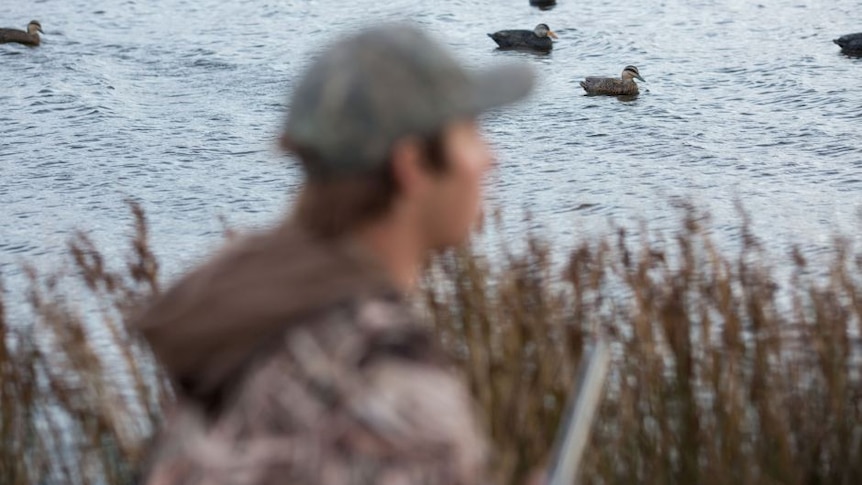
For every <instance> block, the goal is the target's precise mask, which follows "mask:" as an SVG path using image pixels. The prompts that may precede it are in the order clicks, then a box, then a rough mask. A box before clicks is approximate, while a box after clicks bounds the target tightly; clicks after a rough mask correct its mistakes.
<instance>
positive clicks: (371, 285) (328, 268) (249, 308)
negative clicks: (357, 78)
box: [133, 222, 395, 407]
mask: <svg viewBox="0 0 862 485" xmlns="http://www.w3.org/2000/svg"><path fill="white" fill-rule="evenodd" d="M394 291H395V290H394V287H393V285H392V284H391V283H390V281H389V280H388V278H387V277H386V276H385V274H384V272H383V271H382V268H381V267H380V266H379V264H377V262H376V261H374V260H373V258H371V257H370V255H368V254H367V253H364V252H363V251H362V250H361V249H360V248H359V247H358V246H357V245H356V244H354V243H351V242H349V241H345V240H338V241H335V240H333V241H330V240H321V239H319V238H315V237H313V236H311V235H309V234H308V233H307V232H305V231H304V230H302V229H300V228H298V227H297V226H296V225H295V224H293V223H291V222H286V223H285V224H283V225H281V226H280V227H278V228H276V229H274V230H271V231H269V232H266V233H261V234H257V235H252V236H248V237H245V238H243V239H241V240H239V241H237V242H234V243H230V244H229V245H228V246H227V247H226V248H225V249H224V250H222V251H221V252H220V253H219V254H217V255H216V256H215V257H214V258H213V259H212V260H210V261H209V262H208V263H206V264H204V265H203V266H201V267H199V268H197V269H196V270H194V271H193V272H191V273H190V274H188V275H187V276H185V277H184V278H182V279H181V280H180V281H179V282H178V283H177V284H175V285H174V286H173V287H172V288H171V289H170V290H168V291H167V292H165V293H164V294H163V295H161V296H160V297H158V298H157V299H156V301H155V302H153V303H152V304H151V305H150V306H149V308H147V309H146V310H145V311H144V312H143V313H142V314H141V315H140V317H139V318H138V319H136V320H135V321H134V322H133V327H134V328H136V329H137V330H138V331H140V332H141V334H142V335H143V337H144V338H145V339H146V340H147V342H149V344H150V346H151V347H152V350H153V352H154V353H155V355H156V357H157V358H158V359H159V361H160V362H161V364H162V366H163V367H164V369H165V370H166V371H167V373H168V375H169V377H170V378H171V380H172V381H173V383H174V385H175V387H176V390H177V392H178V393H179V394H180V396H181V397H185V398H191V399H192V400H197V401H200V402H201V403H202V404H203V405H204V406H206V407H210V406H212V405H218V404H219V403H220V401H221V400H222V398H223V397H224V395H225V393H226V392H227V391H228V390H229V388H230V386H231V384H232V383H233V382H235V380H236V379H237V378H238V377H239V375H240V374H241V372H242V370H243V366H244V365H245V364H246V363H247V362H248V361H249V360H250V359H251V357H252V356H253V355H255V353H256V351H257V350H259V349H260V348H261V347H263V346H264V345H265V343H266V342H268V341H271V340H272V338H273V337H275V336H276V334H279V333H280V332H283V331H284V330H285V329H286V328H288V327H289V326H291V325H297V324H299V323H301V321H302V320H303V318H304V317H307V316H311V315H313V314H314V313H315V312H318V311H321V310H323V309H325V308H327V307H331V306H332V305H335V304H338V303H341V302H344V301H347V300H351V299H354V298H358V297H362V296H364V295H373V294H380V293H388V294H392V293H394Z"/></svg>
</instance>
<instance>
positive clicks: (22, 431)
mask: <svg viewBox="0 0 862 485" xmlns="http://www.w3.org/2000/svg"><path fill="white" fill-rule="evenodd" d="M133 210H134V214H135V217H136V233H135V236H134V238H133V246H132V251H131V254H132V256H131V257H130V258H129V261H128V264H127V265H126V266H125V267H123V268H121V269H116V270H115V269H110V268H108V267H106V264H105V262H104V260H103V259H102V257H101V256H100V254H99V252H98V251H97V250H96V248H94V247H93V245H92V243H91V242H90V241H89V239H87V237H86V236H84V235H79V236H78V237H77V238H75V240H74V241H73V242H72V243H71V246H70V255H71V257H72V261H73V263H74V264H73V267H74V268H75V272H74V274H73V275H72V276H73V280H72V281H69V279H68V275H67V276H66V277H58V275H50V276H47V277H43V276H39V275H36V274H35V272H33V271H32V270H31V273H30V274H31V288H30V293H29V294H30V306H31V308H32V310H33V313H34V315H35V319H34V320H33V321H32V322H6V321H4V319H3V318H4V317H3V315H4V312H3V311H2V309H3V308H2V302H0V482H2V483H4V484H5V483H9V484H27V483H118V484H119V483H128V481H129V480H130V479H131V478H132V476H133V475H134V470H135V468H136V465H137V462H138V460H139V458H140V456H141V450H142V449H143V446H144V444H145V442H146V437H147V436H148V434H149V433H150V432H151V430H152V428H153V426H155V425H157V423H158V420H159V415H160V409H162V406H163V404H164V402H165V400H166V399H169V397H170V393H169V392H168V391H167V389H166V388H165V386H164V381H163V379H161V378H160V377H159V375H158V372H157V370H156V369H155V368H154V367H153V366H152V365H151V361H150V360H149V357H148V356H147V353H146V351H145V350H144V349H142V348H141V347H140V345H139V344H138V342H137V341H136V340H135V339H134V338H133V337H131V336H129V335H128V334H127V332H126V331H125V329H124V326H123V322H124V320H125V319H126V318H127V317H128V315H129V314H130V312H131V311H133V309H134V308H135V307H136V306H137V305H139V304H140V302H142V301H145V300H146V299H147V298H149V297H151V296H152V295H153V294H154V293H156V292H158V290H159V278H158V272H157V271H158V265H157V263H156V259H155V258H154V257H153V255H152V253H151V252H150V249H149V247H148V245H147V238H146V223H145V221H144V217H143V213H142V212H141V211H140V209H139V208H137V207H136V206H133ZM740 230H741V231H742V234H743V244H742V248H741V250H740V251H739V253H738V254H734V255H730V254H728V253H726V252H722V251H719V250H717V249H716V248H715V246H714V245H713V243H712V241H711V238H710V237H709V235H708V231H706V230H704V228H703V227H701V223H700V222H698V220H697V219H696V218H695V217H694V212H689V213H688V216H687V217H686V218H685V219H684V221H683V223H682V224H681V228H680V230H679V232H678V233H677V234H676V235H675V236H674V239H673V240H672V242H670V243H663V244H659V243H655V242H647V241H645V240H644V239H636V240H632V238H630V237H627V236H626V234H625V233H624V232H623V231H620V233H619V234H617V235H616V236H614V237H612V238H603V239H597V240H593V241H585V242H583V243H581V244H580V245H579V246H577V247H576V248H575V249H574V250H572V251H569V252H566V251H564V250H562V249H559V248H551V247H549V245H548V244H547V243H546V242H544V241H543V240H541V239H540V238H536V237H528V241H527V242H528V244H527V248H526V249H525V250H523V251H517V252H505V251H504V252H503V254H501V255H494V256H493V257H489V256H487V255H483V254H481V253H477V252H473V251H469V250H465V251H461V252H458V253H452V254H447V255H445V256H443V257H441V258H439V259H438V260H437V261H436V262H435V264H434V265H433V267H432V268H431V271H429V276H428V279H427V281H426V284H425V286H424V288H425V290H424V292H423V295H422V296H423V298H422V305H421V308H422V309H423V311H425V312H426V314H427V316H429V317H430V318H429V321H430V322H431V324H433V325H434V327H435V329H436V330H437V332H438V334H439V337H440V341H441V342H442V343H443V345H444V347H445V348H446V349H447V350H448V351H449V352H450V354H451V355H452V357H453V359H454V362H455V363H456V364H457V365H458V366H459V367H460V368H461V370H462V371H463V372H464V374H465V376H466V378H467V379H468V381H469V382H470V386H471V389H472V391H473V393H474V395H475V398H476V401H477V403H478V404H479V406H480V407H481V410H482V411H483V413H482V416H483V418H484V419H485V421H486V422H485V425H486V426H487V428H488V429H489V431H490V433H491V435H492V437H493V439H494V443H495V455H494V467H493V469H494V470H495V474H496V475H497V478H498V481H499V482H500V483H513V484H521V483H523V480H524V477H525V476H526V474H528V473H529V472H530V471H531V470H532V469H533V468H534V467H536V466H541V464H542V463H543V461H544V460H545V459H546V455H547V453H548V449H549V447H550V446H551V444H552V441H553V439H554V436H555V433H556V427H557V424H558V421H559V419H560V413H561V409H562V408H563V407H564V405H565V401H566V396H567V394H568V390H569V388H570V387H571V384H572V380H573V378H574V371H575V366H576V365H577V363H578V359H579V358H580V354H581V351H582V348H583V346H584V345H585V343H586V342H589V341H590V339H591V338H593V336H594V335H596V333H597V332H602V333H603V334H604V335H606V336H607V338H608V339H609V340H611V342H612V348H613V351H614V360H613V364H612V369H611V375H610V377H609V380H608V385H607V388H606V391H605V400H604V402H603V405H602V408H601V410H600V412H599V416H598V419H597V420H596V423H595V425H594V428H593V436H592V446H591V448H590V450H589V451H588V456H587V457H586V461H585V469H584V470H583V473H582V482H583V483H595V484H616V483H619V484H631V483H657V484H658V483H661V484H666V483H678V484H691V483H699V484H724V483H727V484H730V483H733V484H737V483H742V484H772V483H782V484H818V483H830V484H831V483H847V484H850V483H853V484H855V483H862V425H860V419H859V418H860V411H862V409H860V389H862V388H860V378H862V377H860V371H862V363H860V362H862V361H860V359H859V357H860V355H859V335H860V327H859V325H860V317H862V282H860V279H859V276H860V274H862V273H860V269H862V259H859V258H854V255H853V254H852V253H851V252H849V251H848V250H846V248H845V245H844V244H843V243H841V242H840V241H836V243H835V247H834V253H833V256H832V259H831V264H830V265H829V266H828V267H817V268H811V267H810V266H811V265H810V264H809V263H808V262H807V261H806V260H805V258H804V257H803V256H802V255H801V254H800V253H798V252H796V253H794V254H792V255H790V256H788V257H787V258H785V260H784V261H782V260H781V258H774V256H775V255H772V256H773V260H777V261H779V262H781V264H782V266H779V267H777V268H778V269H780V270H781V271H780V274H788V275H789V276H788V277H786V278H784V279H782V280H780V281H779V280H778V278H777V277H776V274H779V273H778V272H777V271H776V268H773V267H770V266H769V265H767V264H766V263H765V261H766V260H767V259H766V257H765V254H764V252H763V250H761V248H759V246H758V245H757V243H756V240H755V239H754V237H753V236H751V234H749V232H748V228H747V227H745V226H744V225H743V227H741V228H740ZM562 255H568V256H566V259H567V260H566V261H564V262H565V265H563V264H561V263H562V262H561V261H559V260H558V259H559V258H560V256H562ZM561 269H562V271H561ZM81 283H83V284H81ZM70 285H71V286H70ZM82 288H83V289H86V291H87V294H89V295H90V296H91V297H92V298H80V297H79V298H74V299H73V298H71V297H69V295H71V294H72V293H71V292H72V291H73V290H74V291H80V289H82ZM79 296H80V295H79ZM81 301H92V302H94V305H96V310H95V311H93V310H92V309H89V308H87V309H83V308H76V307H75V306H74V304H80V302H81ZM85 310H86V311H85ZM82 314H86V315H94V314H97V315H99V316H100V318H99V319H98V320H97V321H95V322H94V321H93V320H94V319H92V318H88V319H86V320H85V319H84V318H82V317H81V316H80V315H82Z"/></svg>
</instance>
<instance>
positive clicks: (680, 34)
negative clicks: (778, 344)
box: [0, 0, 862, 282]
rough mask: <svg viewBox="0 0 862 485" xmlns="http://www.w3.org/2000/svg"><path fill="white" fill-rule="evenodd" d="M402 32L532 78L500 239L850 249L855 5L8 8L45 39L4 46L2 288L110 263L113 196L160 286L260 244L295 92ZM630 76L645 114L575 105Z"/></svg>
mask: <svg viewBox="0 0 862 485" xmlns="http://www.w3.org/2000/svg"><path fill="white" fill-rule="evenodd" d="M404 18H408V19H412V20H414V21H416V22H419V23H421V24H423V25H425V26H427V27H428V28H429V29H431V30H432V31H434V32H435V33H436V34H437V35H438V36H439V37H440V38H442V39H443V40H444V41H445V42H446V43H447V44H449V45H450V46H451V47H452V48H453V49H455V50H456V51H457V52H458V55H459V57H460V58H461V59H462V60H464V61H465V62H466V63H468V64H470V65H471V66H475V67H479V66H483V65H488V64H491V63H494V62H497V61H500V60H503V59H511V58H520V59H523V60H524V61H525V62H528V63H530V64H532V65H534V66H535V68H536V69H537V70H538V71H539V72H540V74H541V83H540V85H539V89H538V90H537V92H536V93H535V95H534V96H533V97H532V98H530V99H529V100H528V101H527V102H525V103H523V104H521V105H519V106H518V107H516V108H515V109H513V110H510V111H505V112H502V113H499V114H495V115H493V116H489V117H488V119H487V122H486V129H487V132H488V134H489V136H490V138H491V139H492V140H493V141H494V143H495V144H496V146H497V148H498V153H499V158H500V161H499V169H498V170H497V171H496V173H495V175H494V176H493V178H492V180H491V182H490V187H489V190H490V192H491V193H492V199H493V200H494V201H496V202H497V203H498V204H500V205H501V206H502V207H503V208H504V209H505V213H506V214H512V215H511V216H509V219H511V220H510V221H509V222H508V224H509V227H510V228H514V230H518V229H519V228H520V225H523V224H526V223H524V222H520V221H521V215H520V214H522V210H523V209H528V210H529V211H530V212H532V214H533V223H536V224H539V225H541V226H544V227H546V228H547V230H548V231H549V232H550V233H551V234H552V235H553V236H554V237H557V238H562V239H569V238H571V237H572V235H575V234H589V233H591V232H593V231H596V232H598V231H602V230H604V228H606V227H607V223H608V221H609V220H614V221H616V222H617V223H620V224H635V223H636V221H638V220H639V219H644V220H646V221H648V222H649V223H650V226H651V227H654V228H658V229H661V228H667V227H674V224H675V221H676V220H677V217H678V210H677V209H675V208H674V206H675V201H678V200H679V199H681V198H686V197H690V198H692V199H693V200H694V201H695V202H697V203H699V204H701V205H703V206H705V207H707V208H709V209H710V210H711V211H712V213H713V216H714V220H715V222H716V224H715V227H716V228H717V229H718V230H719V234H720V237H723V238H725V239H726V240H733V237H734V236H733V235H732V231H731V230H730V229H729V228H730V227H733V226H734V225H735V224H736V223H737V221H738V217H739V215H738V213H737V211H736V209H735V203H736V201H741V202H742V203H743V205H744V206H745V208H746V209H747V210H748V212H749V213H750V214H751V215H752V217H753V219H754V221H755V223H756V224H757V225H758V232H759V233H760V234H761V236H763V237H764V238H765V239H766V241H767V242H768V243H769V244H771V245H774V246H775V247H778V248H782V249H783V248H786V246H787V245H789V244H791V243H799V244H802V245H803V246H805V247H806V248H808V249H809V250H811V251H817V250H818V249H819V248H823V247H825V246H826V245H827V244H828V241H829V239H830V237H831V235H832V233H833V232H834V231H835V230H839V231H842V232H844V233H845V234H850V235H851V236H852V237H854V238H856V239H859V234H860V232H862V231H860V230H859V229H860V226H859V211H860V200H862V199H860V196H862V142H860V136H862V59H852V58H847V57H844V56H842V55H840V54H839V51H838V48H837V46H835V45H834V44H832V42H831V39H833V38H836V37H838V36H839V35H841V34H846V33H850V32H856V31H862V11H860V9H859V8H858V3H857V2H801V1H798V0H776V1H773V2H764V3H763V4H757V3H756V2H748V1H739V0H736V1H722V2H719V1H703V0H702V1H681V0H667V1H661V0H643V1H640V2H616V3H609V2H587V1H582V0H578V1H576V0H559V5H558V6H557V7H556V8H555V9H553V10H550V11H539V10H537V9H535V8H532V7H530V6H529V4H528V1H527V0H474V1H445V0H438V1H430V0H428V1H416V0H389V1H386V2H378V1H374V2H371V1H363V0H354V1H347V0H334V1H333V0H330V1H316V0H308V1H289V0H284V1H265V0H234V1H231V2H222V1H217V0H194V1H191V0H189V1H186V0H153V1H144V0H138V1H126V2H120V1H110V2H108V1H98V0H97V1H92V0H87V1H83V0H63V1H60V0H44V1H37V2H21V1H3V2H0V23H2V24H3V25H2V26H3V27H12V26H15V27H19V28H23V27H24V26H25V25H26V24H27V22H28V21H29V20H31V19H38V20H40V21H41V23H42V25H43V27H44V29H45V32H46V35H45V36H44V37H43V39H44V41H43V45H42V46H41V47H39V48H37V49H29V48H26V47H22V46H17V45H0V175H2V177H0V271H2V272H3V273H4V274H5V275H6V277H7V278H8V277H9V276H10V275H12V279H13V282H14V281H15V280H17V279H18V278H16V275H17V276H20V273H19V269H17V268H18V266H17V265H18V263H19V262H20V261H21V260H22V259H29V260H33V261H35V262H36V263H37V264H38V265H45V264H48V262H51V261H56V258H57V255H58V254H60V253H61V252H62V251H63V248H64V242H65V240H66V239H67V238H68V235H69V234H70V233H71V231H72V230H73V229H75V228H85V229H89V230H92V232H93V235H94V237H95V238H96V239H97V240H98V241H99V242H101V243H103V245H105V246H107V247H109V248H110V249H109V252H110V251H116V253H117V254H118V253H119V252H120V247H121V246H122V245H123V243H124V242H125V241H124V238H125V236H126V235H127V234H128V232H129V230H128V224H129V221H130V215H129V212H128V209H127V207H126V206H125V205H124V202H123V201H124V199H126V198H128V197H132V198H135V199H137V200H139V201H141V202H142V203H143V205H144V206H145V208H146V209H147V211H148V213H149V216H150V219H151V221H152V223H153V235H154V238H155V240H156V246H157V249H158V250H159V252H160V254H161V255H162V257H163V259H164V262H165V263H166V266H167V269H168V271H169V272H171V273H174V272H176V271H177V270H178V268H180V267H183V266H184V265H187V264H189V263H190V262H192V261H194V260H196V259H197V258H199V257H200V256H201V255H203V254H205V252H206V250H207V249H209V248H211V247H212V245H213V244H215V243H216V242H217V241H219V239H220V237H221V236H220V234H221V227H220V224H219V222H218V219H217V216H218V215H220V214H223V215H225V216H226V217H227V218H228V219H229V221H230V222H231V223H233V224H235V225H240V226H256V225H260V224H266V223H269V222H272V221H273V220H274V219H275V218H276V217H277V216H278V214H279V213H280V211H281V210H282V209H283V208H284V207H285V206H286V205H287V203H288V202H289V200H290V198H291V192H292V191H293V190H294V189H295V187H296V184H297V183H298V179H297V177H298V172H297V169H296V168H295V167H294V166H293V165H292V164H291V163H290V162H289V160H286V159H284V158H281V157H279V156H278V154H277V153H276V151H275V150H274V148H273V145H274V144H273V139H274V137H275V136H276V133H277V130H278V127H279V124H280V121H281V119H282V117H283V114H284V110H285V106H284V101H285V99H286V93H287V92H288V90H289V88H290V87H291V86H292V84H293V83H294V82H295V80H296V76H297V74H298V73H299V72H300V70H301V69H302V67H303V66H305V65H306V64H307V62H308V60H309V59H310V56H311V55H312V54H314V53H315V52H316V51H317V50H318V49H319V48H320V47H321V46H323V45H325V44H327V43H328V42H330V41H332V40H333V39H334V38H335V37H336V36H338V34H339V33H342V32H344V31H346V30H349V29H354V28H357V27H359V26H362V25H364V24H367V23H369V22H374V21H379V20H395V19H404ZM539 22H546V23H548V24H549V25H550V26H551V28H552V29H554V30H555V31H556V32H557V33H558V34H559V36H560V40H559V41H557V43H556V46H555V49H554V51H553V52H552V53H551V54H550V55H532V54H526V53H516V52H499V51H496V50H495V49H494V45H493V43H492V42H491V40H490V39H488V38H487V37H486V36H485V33H486V32H492V31H495V30H499V29H503V28H532V27H533V26H534V25H535V24H537V23H539ZM626 64H635V65H637V66H638V67H639V68H640V71H641V74H642V75H643V76H644V77H645V78H646V79H647V81H648V82H647V83H645V84H642V87H641V91H642V93H641V95H640V97H638V98H637V99H636V100H633V101H625V102H624V101H621V100H618V99H616V98H601V97H586V96H584V95H583V92H582V90H581V88H580V87H579V86H578V81H579V80H580V79H581V78H583V77H584V76H587V75H618V74H619V72H620V71H621V70H622V68H623V67H624V66H625V65H626ZM723 228H728V229H723ZM721 231H726V234H723V235H722V234H721Z"/></svg>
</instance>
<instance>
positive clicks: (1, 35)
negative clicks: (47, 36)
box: [0, 20, 44, 47]
mask: <svg viewBox="0 0 862 485" xmlns="http://www.w3.org/2000/svg"><path fill="white" fill-rule="evenodd" d="M39 32H42V24H40V23H39V22H38V21H36V20H31V21H30V23H29V24H27V31H26V32H24V31H23V30H18V29H0V44H6V43H8V42H17V43H19V44H24V45H29V46H33V47H35V46H37V45H39V43H40V42H41V40H40V39H39ZM42 33H43V34H44V32H42Z"/></svg>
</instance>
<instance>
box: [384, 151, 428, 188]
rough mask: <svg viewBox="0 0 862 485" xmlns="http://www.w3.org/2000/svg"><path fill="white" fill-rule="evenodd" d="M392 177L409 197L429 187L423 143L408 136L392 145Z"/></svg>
mask: <svg viewBox="0 0 862 485" xmlns="http://www.w3.org/2000/svg"><path fill="white" fill-rule="evenodd" d="M391 153H392V155H391V164H392V177H393V178H394V179H395V184H396V186H397V187H398V190H399V191H400V192H401V193H402V194H404V195H405V196H407V197H413V196H415V195H416V194H421V193H422V192H424V191H425V190H427V187H428V181H429V179H428V171H427V168H426V167H425V163H424V162H425V161H424V160H423V158H422V157H423V156H424V152H423V150H422V143H421V141H420V140H419V139H418V138H416V137H406V138H402V139H400V140H398V141H397V142H395V144H394V145H392V152H391Z"/></svg>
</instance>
